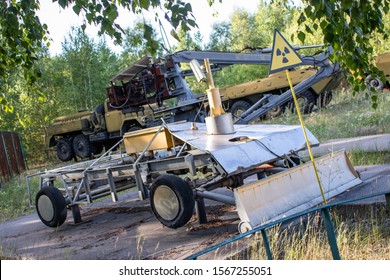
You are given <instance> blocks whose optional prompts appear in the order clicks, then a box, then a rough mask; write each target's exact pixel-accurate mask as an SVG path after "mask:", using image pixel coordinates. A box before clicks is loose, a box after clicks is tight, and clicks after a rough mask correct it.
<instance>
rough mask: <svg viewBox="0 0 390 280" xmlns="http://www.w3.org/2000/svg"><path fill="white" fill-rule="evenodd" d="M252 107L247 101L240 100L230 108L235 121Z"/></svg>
mask: <svg viewBox="0 0 390 280" xmlns="http://www.w3.org/2000/svg"><path fill="white" fill-rule="evenodd" d="M251 106H252V105H251V104H250V103H249V102H247V101H245V100H238V101H236V102H234V103H233V105H232V107H231V108H230V113H231V114H232V115H233V120H237V119H238V118H239V117H240V116H241V115H242V113H244V112H245V111H246V110H248V109H249V108H250V107H251Z"/></svg>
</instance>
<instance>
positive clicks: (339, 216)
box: [241, 204, 390, 260]
mask: <svg viewBox="0 0 390 280" xmlns="http://www.w3.org/2000/svg"><path fill="white" fill-rule="evenodd" d="M331 213H332V220H333V224H334V227H335V232H336V236H337V244H338V249H339V253H340V256H341V258H342V259H348V260H368V259H369V260H381V259H389V258H390V217H389V211H388V210H387V209H386V208H385V206H384V205H381V204H380V205H364V206H354V207H352V206H338V207H337V208H336V209H334V210H332V211H331ZM267 234H268V238H269V243H270V246H271V251H272V254H273V257H274V259H284V260H326V259H332V258H333V257H332V253H331V250H330V246H329V243H328V241H327V235H326V231H325V229H324V225H323V223H322V219H321V218H320V215H319V214H317V215H314V216H309V217H308V218H305V219H301V221H300V222H298V224H293V225H290V226H287V227H285V226H284V227H281V226H279V227H276V228H272V229H269V230H268V231H267ZM255 240H256V242H254V244H253V246H252V247H251V248H250V249H249V250H248V251H247V252H245V254H244V255H243V256H241V258H243V259H252V260H253V259H267V254H266V252H265V249H264V244H263V241H262V238H261V237H260V236H256V239H255Z"/></svg>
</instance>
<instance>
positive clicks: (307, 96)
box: [290, 90, 315, 114]
mask: <svg viewBox="0 0 390 280" xmlns="http://www.w3.org/2000/svg"><path fill="white" fill-rule="evenodd" d="M297 99H298V103H299V104H300V110H301V113H303V114H310V113H311V112H312V110H313V107H314V105H315V97H314V95H313V93H311V92H310V91H309V90H306V91H304V92H302V93H301V94H300V95H299V96H297ZM290 104H291V105H290V108H292V111H295V104H294V101H291V103H290Z"/></svg>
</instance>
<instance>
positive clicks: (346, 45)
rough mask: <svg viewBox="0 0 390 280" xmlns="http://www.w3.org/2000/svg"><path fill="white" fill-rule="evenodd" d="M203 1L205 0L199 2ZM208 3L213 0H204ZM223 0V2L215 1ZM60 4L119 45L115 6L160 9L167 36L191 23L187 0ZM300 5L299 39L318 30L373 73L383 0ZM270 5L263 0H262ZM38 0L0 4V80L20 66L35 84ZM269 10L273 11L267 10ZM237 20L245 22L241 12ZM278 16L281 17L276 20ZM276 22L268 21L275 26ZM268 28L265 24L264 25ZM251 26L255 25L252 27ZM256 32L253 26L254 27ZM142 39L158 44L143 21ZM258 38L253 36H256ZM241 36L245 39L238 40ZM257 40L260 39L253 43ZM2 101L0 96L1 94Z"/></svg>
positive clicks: (282, 1)
mask: <svg viewBox="0 0 390 280" xmlns="http://www.w3.org/2000/svg"><path fill="white" fill-rule="evenodd" d="M203 1H205V0H203ZM207 1H208V3H209V5H210V6H211V5H213V3H214V0H207ZM219 1H220V2H222V0H219ZM53 2H57V3H58V5H59V6H60V7H61V8H67V7H69V8H71V9H73V11H74V12H75V13H76V14H77V15H83V17H84V19H85V21H84V23H83V24H82V26H81V28H82V29H85V27H86V25H87V24H94V25H96V26H98V27H99V30H100V31H99V33H100V34H108V35H110V36H111V37H112V38H114V40H115V42H117V43H121V42H122V39H123V34H124V29H123V28H122V27H121V26H120V24H118V23H117V20H118V16H119V13H118V10H119V8H123V9H125V10H128V11H129V12H130V13H132V14H133V15H136V14H140V13H142V12H151V13H152V12H154V13H155V19H156V20H159V19H158V14H157V13H156V9H161V10H162V11H163V12H164V17H165V20H167V21H168V22H169V23H170V24H171V26H172V30H171V34H172V35H173V36H174V37H175V38H178V34H177V32H176V31H177V30H178V28H179V27H180V29H181V30H182V31H183V32H186V31H188V30H190V29H191V28H193V27H196V26H197V25H196V21H195V17H194V15H193V12H192V6H191V4H190V3H189V1H183V0H133V1H127V0H116V1H110V0H53ZM270 2H271V3H273V2H277V4H278V5H279V6H280V9H279V10H278V11H279V12H280V14H281V15H282V14H283V11H284V8H286V7H288V6H289V5H290V4H289V3H290V1H288V0H271V1H270ZM302 2H303V3H304V9H303V10H302V13H301V15H300V17H299V19H298V23H299V28H300V31H299V33H298V37H299V39H300V40H301V41H302V42H304V40H305V37H306V34H307V33H308V34H312V33H313V32H315V31H317V30H321V31H322V34H323V42H324V43H325V44H330V45H332V46H333V48H334V49H335V51H337V52H338V57H337V59H338V61H339V62H340V63H341V64H342V65H343V66H344V67H346V68H349V69H351V70H353V73H354V74H353V75H354V77H358V76H361V75H362V74H363V73H368V72H375V69H374V68H373V66H372V64H371V61H372V53H373V47H372V46H371V44H370V39H371V36H372V35H373V34H376V33H381V34H385V25H384V23H383V16H384V14H386V13H388V11H389V1H387V0H375V1H374V0H369V1H358V0H343V1H340V0H327V1H324V0H303V1H302ZM261 4H262V5H269V2H268V1H261ZM39 6H40V2H39V0H9V1H2V2H0V39H1V40H0V79H2V80H3V79H5V77H6V76H7V74H8V73H9V71H10V69H13V68H14V67H16V66H21V67H22V68H23V69H24V76H25V77H26V78H27V80H30V81H32V82H34V81H35V80H36V78H37V76H39V71H34V63H35V62H36V60H37V53H39V50H40V48H41V47H42V45H43V44H46V45H48V44H49V37H50V34H48V28H47V26H46V25H45V24H42V23H41V19H40V18H39V17H38V16H37V10H38V9H39ZM271 12H272V11H271ZM241 16H243V17H241V18H238V19H237V20H241V21H245V20H247V18H245V14H242V15H241ZM280 20H283V16H281V17H280V18H279V19H278V21H279V22H280ZM278 21H276V22H274V23H272V25H275V26H273V27H276V25H278ZM267 26H268V25H267ZM253 28H254V27H253ZM257 30H258V29H257ZM143 37H144V38H145V39H146V41H147V42H148V45H149V46H150V47H151V50H154V51H156V50H157V49H158V44H157V43H156V40H155V38H154V36H153V29H152V27H151V25H150V24H149V23H146V22H144V32H143ZM255 37H257V36H255ZM242 39H243V40H244V38H242ZM258 43H261V42H258ZM0 98H1V99H0V102H2V103H4V102H5V101H4V97H1V96H0Z"/></svg>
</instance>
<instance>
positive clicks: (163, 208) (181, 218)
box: [150, 175, 195, 229]
mask: <svg viewBox="0 0 390 280" xmlns="http://www.w3.org/2000/svg"><path fill="white" fill-rule="evenodd" d="M150 202H151V203H150V204H151V207H152V211H153V213H154V215H155V216H156V218H157V219H158V220H159V221H160V222H161V223H162V224H163V225H165V226H167V227H169V228H174V229H175V228H179V227H181V226H184V225H185V224H186V223H187V222H188V221H189V220H190V219H191V217H192V213H193V210H194V206H195V198H194V194H193V192H192V189H191V188H190V186H189V185H188V184H187V183H186V182H185V181H184V180H182V179H181V178H179V177H177V176H175V175H162V176H160V177H158V178H157V179H156V180H155V181H154V182H153V183H152V186H151V190H150Z"/></svg>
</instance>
